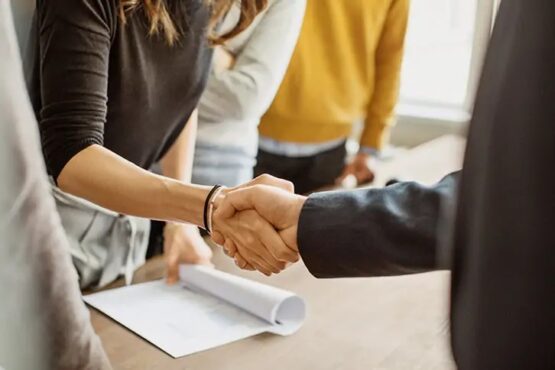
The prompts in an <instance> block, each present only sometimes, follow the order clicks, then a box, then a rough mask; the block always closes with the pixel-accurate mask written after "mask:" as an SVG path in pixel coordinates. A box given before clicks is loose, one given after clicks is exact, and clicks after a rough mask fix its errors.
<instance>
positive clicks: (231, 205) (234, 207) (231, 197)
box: [212, 188, 255, 228]
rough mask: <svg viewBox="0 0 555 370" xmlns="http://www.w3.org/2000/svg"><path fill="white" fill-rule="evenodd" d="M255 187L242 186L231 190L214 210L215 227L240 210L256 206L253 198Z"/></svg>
mask: <svg viewBox="0 0 555 370" xmlns="http://www.w3.org/2000/svg"><path fill="white" fill-rule="evenodd" d="M253 191H255V190H254V188H241V189H238V190H233V191H231V192H229V193H228V194H227V195H226V197H225V198H224V199H223V200H222V202H221V203H220V205H219V207H218V209H216V211H214V215H213V216H212V219H213V220H214V227H215V228H217V227H218V225H220V224H223V223H225V220H226V219H228V218H231V217H233V216H234V215H235V213H237V212H238V211H242V210H245V209H253V208H254V199H253Z"/></svg>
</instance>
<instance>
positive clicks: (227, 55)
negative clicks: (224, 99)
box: [213, 46, 235, 74]
mask: <svg viewBox="0 0 555 370" xmlns="http://www.w3.org/2000/svg"><path fill="white" fill-rule="evenodd" d="M213 63H214V65H213V68H214V72H215V73H216V74H220V73H222V72H225V71H228V70H230V69H232V68H233V66H234V65H235V56H234V55H233V54H231V52H229V51H228V50H227V49H225V48H224V47H223V46H216V47H215V48H214V62H213Z"/></svg>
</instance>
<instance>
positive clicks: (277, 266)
mask: <svg viewBox="0 0 555 370" xmlns="http://www.w3.org/2000/svg"><path fill="white" fill-rule="evenodd" d="M305 201H306V198H305V197H303V196H300V195H296V194H294V188H293V184H291V183H290V182H288V181H285V180H281V179H278V178H275V177H272V176H269V175H262V176H260V177H258V178H256V179H254V180H252V181H251V182H249V183H247V184H245V185H242V186H240V187H237V188H233V189H228V190H226V191H225V192H223V193H222V195H221V196H219V197H218V199H216V202H215V204H214V207H215V211H214V214H213V216H212V239H213V240H214V242H216V243H217V244H219V245H221V246H222V247H223V248H224V251H225V253H226V254H227V255H228V256H230V257H231V258H234V259H235V263H236V264H237V266H239V267H240V268H242V269H245V270H257V271H260V272H261V273H263V274H265V275H267V276H270V275H271V274H272V273H275V274H277V273H279V272H281V271H282V270H284V269H285V268H286V267H287V265H288V264H290V263H292V262H297V261H298V260H299V248H298V245H297V227H298V223H299V216H300V214H301V210H302V208H303V205H304V203H305Z"/></svg>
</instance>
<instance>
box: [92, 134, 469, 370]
mask: <svg viewBox="0 0 555 370" xmlns="http://www.w3.org/2000/svg"><path fill="white" fill-rule="evenodd" d="M463 145H464V140H463V139H461V138H459V137H455V136H445V137H442V138H440V139H437V140H434V141H432V142H429V143H427V144H424V145H422V146H420V147H417V148H415V149H412V150H410V151H408V152H407V153H406V155H403V156H402V157H401V158H397V159H395V160H393V161H391V162H388V163H385V164H384V165H383V166H382V168H381V169H380V174H379V178H378V179H377V182H378V184H383V183H384V182H385V181H387V180H388V179H389V178H391V177H399V178H401V179H404V180H409V179H411V180H418V181H421V182H425V183H433V182H435V181H437V180H439V179H440V178H441V177H442V176H443V175H445V174H447V173H448V172H450V171H453V170H456V169H458V168H459V167H460V163H461V153H462V148H463ZM214 262H215V264H216V266H217V268H219V269H221V270H223V271H226V272H232V273H235V274H238V275H241V276H245V277H248V278H250V279H253V280H257V281H261V282H264V283H266V284H270V285H274V286H277V287H281V288H284V289H288V290H291V291H294V292H296V293H297V294H299V295H300V296H302V297H304V299H305V300H306V302H307V304H308V316H307V320H306V322H305V324H304V326H303V327H302V328H301V330H300V331H299V332H298V333H297V334H295V335H293V336H291V337H279V336H275V335H270V334H262V335H258V336H256V337H253V338H249V339H245V340H242V341H239V342H235V343H231V344H228V345H225V346H222V347H219V348H215V349H212V350H209V351H205V352H201V353H198V354H194V355H191V356H187V357H183V358H179V359H173V358H171V357H170V356H168V355H167V354H165V353H164V352H162V351H160V350H159V349H158V348H156V347H154V346H153V345H151V344H149V343H148V342H146V341H145V340H143V339H142V338H140V337H138V336H136V335H135V334H133V333H132V332H130V331H129V330H127V329H125V328H123V327H122V326H120V325H118V324H117V323H115V322H114V321H112V320H111V319H110V318H108V317H106V316H104V315H103V314H101V313H99V312H98V311H96V310H94V309H93V310H92V312H91V319H92V323H93V326H94V328H95V329H96V331H97V333H98V335H99V336H100V338H101V340H102V342H103V344H104V347H105V349H106V351H107V353H108V356H109V357H110V359H111V361H112V364H113V365H114V367H115V368H116V369H134V370H139V369H163V370H171V369H191V370H192V369H218V370H272V369H287V370H296V369H298V370H332V369H333V370H338V369H345V370H358V369H361V370H368V369H383V370H385V369H387V370H392V369H399V370H408V369H421V370H448V369H453V368H454V366H453V364H452V360H451V355H450V350H449V340H448V330H449V324H448V317H447V312H448V290H449V274H448V273H445V272H437V273H429V274H420V275H412V276H405V277H394V278H372V279H335V280H317V279H315V278H314V277H312V276H311V275H310V274H309V273H308V272H307V270H306V268H305V267H304V266H303V265H302V263H299V264H297V265H295V266H293V267H291V268H289V269H288V270H286V271H285V272H283V273H282V274H280V275H278V276H274V277H271V278H266V277H264V276H261V275H258V274H256V273H253V272H244V271H240V270H238V269H237V268H236V267H235V265H234V264H233V263H232V262H231V261H230V260H229V259H228V258H227V257H225V256H224V255H223V254H222V253H221V251H220V250H218V249H216V250H215V258H214ZM163 273H164V266H163V261H162V260H161V259H159V258H155V259H153V260H151V261H149V262H148V263H147V264H146V265H145V266H144V267H142V268H141V269H140V270H139V271H138V272H137V273H136V274H135V278H134V283H139V282H145V281H150V280H154V279H159V278H161V277H162V276H163ZM121 285H122V282H121V281H120V282H116V283H115V284H113V286H121Z"/></svg>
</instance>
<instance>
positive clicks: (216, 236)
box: [210, 230, 225, 245]
mask: <svg viewBox="0 0 555 370" xmlns="http://www.w3.org/2000/svg"><path fill="white" fill-rule="evenodd" d="M210 238H211V239H212V241H213V242H214V243H216V244H218V245H224V243H225V238H224V236H223V235H222V234H221V233H220V232H219V231H216V230H213V231H212V235H210Z"/></svg>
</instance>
